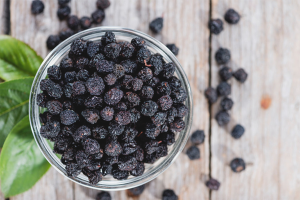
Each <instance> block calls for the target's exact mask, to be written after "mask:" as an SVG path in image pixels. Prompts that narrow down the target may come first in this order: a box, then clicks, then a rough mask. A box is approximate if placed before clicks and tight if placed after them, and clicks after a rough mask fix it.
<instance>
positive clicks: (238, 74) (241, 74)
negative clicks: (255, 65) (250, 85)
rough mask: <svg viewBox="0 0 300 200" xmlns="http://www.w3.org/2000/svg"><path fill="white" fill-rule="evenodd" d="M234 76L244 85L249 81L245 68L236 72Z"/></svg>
mask: <svg viewBox="0 0 300 200" xmlns="http://www.w3.org/2000/svg"><path fill="white" fill-rule="evenodd" d="M233 76H234V78H235V79H236V80H237V81H239V82H241V83H244V82H245V81H246V80H247V77H248V74H247V73H246V72H245V70H244V69H243V68H240V69H238V70H236V71H235V72H234V74H233Z"/></svg>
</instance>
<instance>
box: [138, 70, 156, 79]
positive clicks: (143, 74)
mask: <svg viewBox="0 0 300 200" xmlns="http://www.w3.org/2000/svg"><path fill="white" fill-rule="evenodd" d="M138 77H139V78H140V79H141V80H142V81H143V82H146V81H148V80H150V79H151V78H152V77H153V73H152V70H151V69H150V68H148V67H145V68H144V69H142V70H141V71H139V73H138Z"/></svg>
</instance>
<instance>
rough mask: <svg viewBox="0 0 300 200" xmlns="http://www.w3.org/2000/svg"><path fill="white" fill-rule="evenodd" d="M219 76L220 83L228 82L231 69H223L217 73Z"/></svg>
mask: <svg viewBox="0 0 300 200" xmlns="http://www.w3.org/2000/svg"><path fill="white" fill-rule="evenodd" d="M219 76H220V78H221V80H222V81H228V80H229V79H230V78H231V77H232V69H231V68H229V67H226V66H225V67H223V68H222V69H220V71H219Z"/></svg>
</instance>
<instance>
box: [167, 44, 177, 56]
mask: <svg viewBox="0 0 300 200" xmlns="http://www.w3.org/2000/svg"><path fill="white" fill-rule="evenodd" d="M166 46H167V47H168V49H170V51H171V52H172V53H173V54H174V55H175V56H177V55H178V52H179V48H178V47H177V46H176V45H175V44H167V45H166Z"/></svg>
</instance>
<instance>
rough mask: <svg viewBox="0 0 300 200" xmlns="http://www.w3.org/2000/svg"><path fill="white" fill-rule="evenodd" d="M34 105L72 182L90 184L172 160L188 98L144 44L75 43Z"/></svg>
mask: <svg viewBox="0 0 300 200" xmlns="http://www.w3.org/2000/svg"><path fill="white" fill-rule="evenodd" d="M47 72H48V77H49V79H44V80H42V81H41V82H40V89H41V90H42V91H43V93H40V94H38V95H37V104H38V105H39V106H41V107H45V108H47V111H46V112H44V113H43V114H41V115H40V119H41V122H42V127H41V130H40V134H41V135H42V136H43V137H44V138H47V139H49V140H51V141H53V142H54V152H55V153H58V154H61V155H62V157H61V161H62V163H64V164H65V165H66V171H67V175H68V176H70V177H76V176H78V175H79V174H80V173H81V172H82V173H83V174H84V175H86V176H87V177H88V178H89V181H90V183H91V184H97V183H98V182H99V181H101V179H102V176H105V175H107V174H111V175H112V176H113V177H114V178H115V179H118V180H123V179H127V178H128V176H129V175H132V176H140V175H142V174H143V173H144V170H145V165H144V164H145V163H154V162H155V161H156V160H157V159H159V158H160V157H164V156H167V155H168V145H172V144H173V143H174V142H175V134H178V133H180V132H181V131H182V130H183V129H184V128H185V122H184V120H183V118H184V117H185V116H186V115H187V114H188V108H187V107H186V106H185V104H184V102H185V100H186V98H187V93H186V91H185V90H184V89H183V88H182V87H181V85H182V83H181V81H180V80H179V79H178V78H177V77H176V76H174V72H175V65H174V64H173V63H166V62H165V60H164V59H163V57H162V56H161V55H160V54H151V52H150V51H149V50H148V48H147V46H146V41H145V40H143V39H142V38H139V37H137V38H134V39H132V41H131V43H129V42H125V41H117V40H116V38H115V35H114V33H112V32H106V33H105V35H104V36H103V37H102V39H101V41H100V42H92V41H86V40H83V39H76V40H75V41H73V43H72V44H71V47H70V51H69V56H68V57H66V58H64V59H63V60H62V61H61V63H60V65H59V66H56V65H53V66H51V67H49V68H48V71H47Z"/></svg>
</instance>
